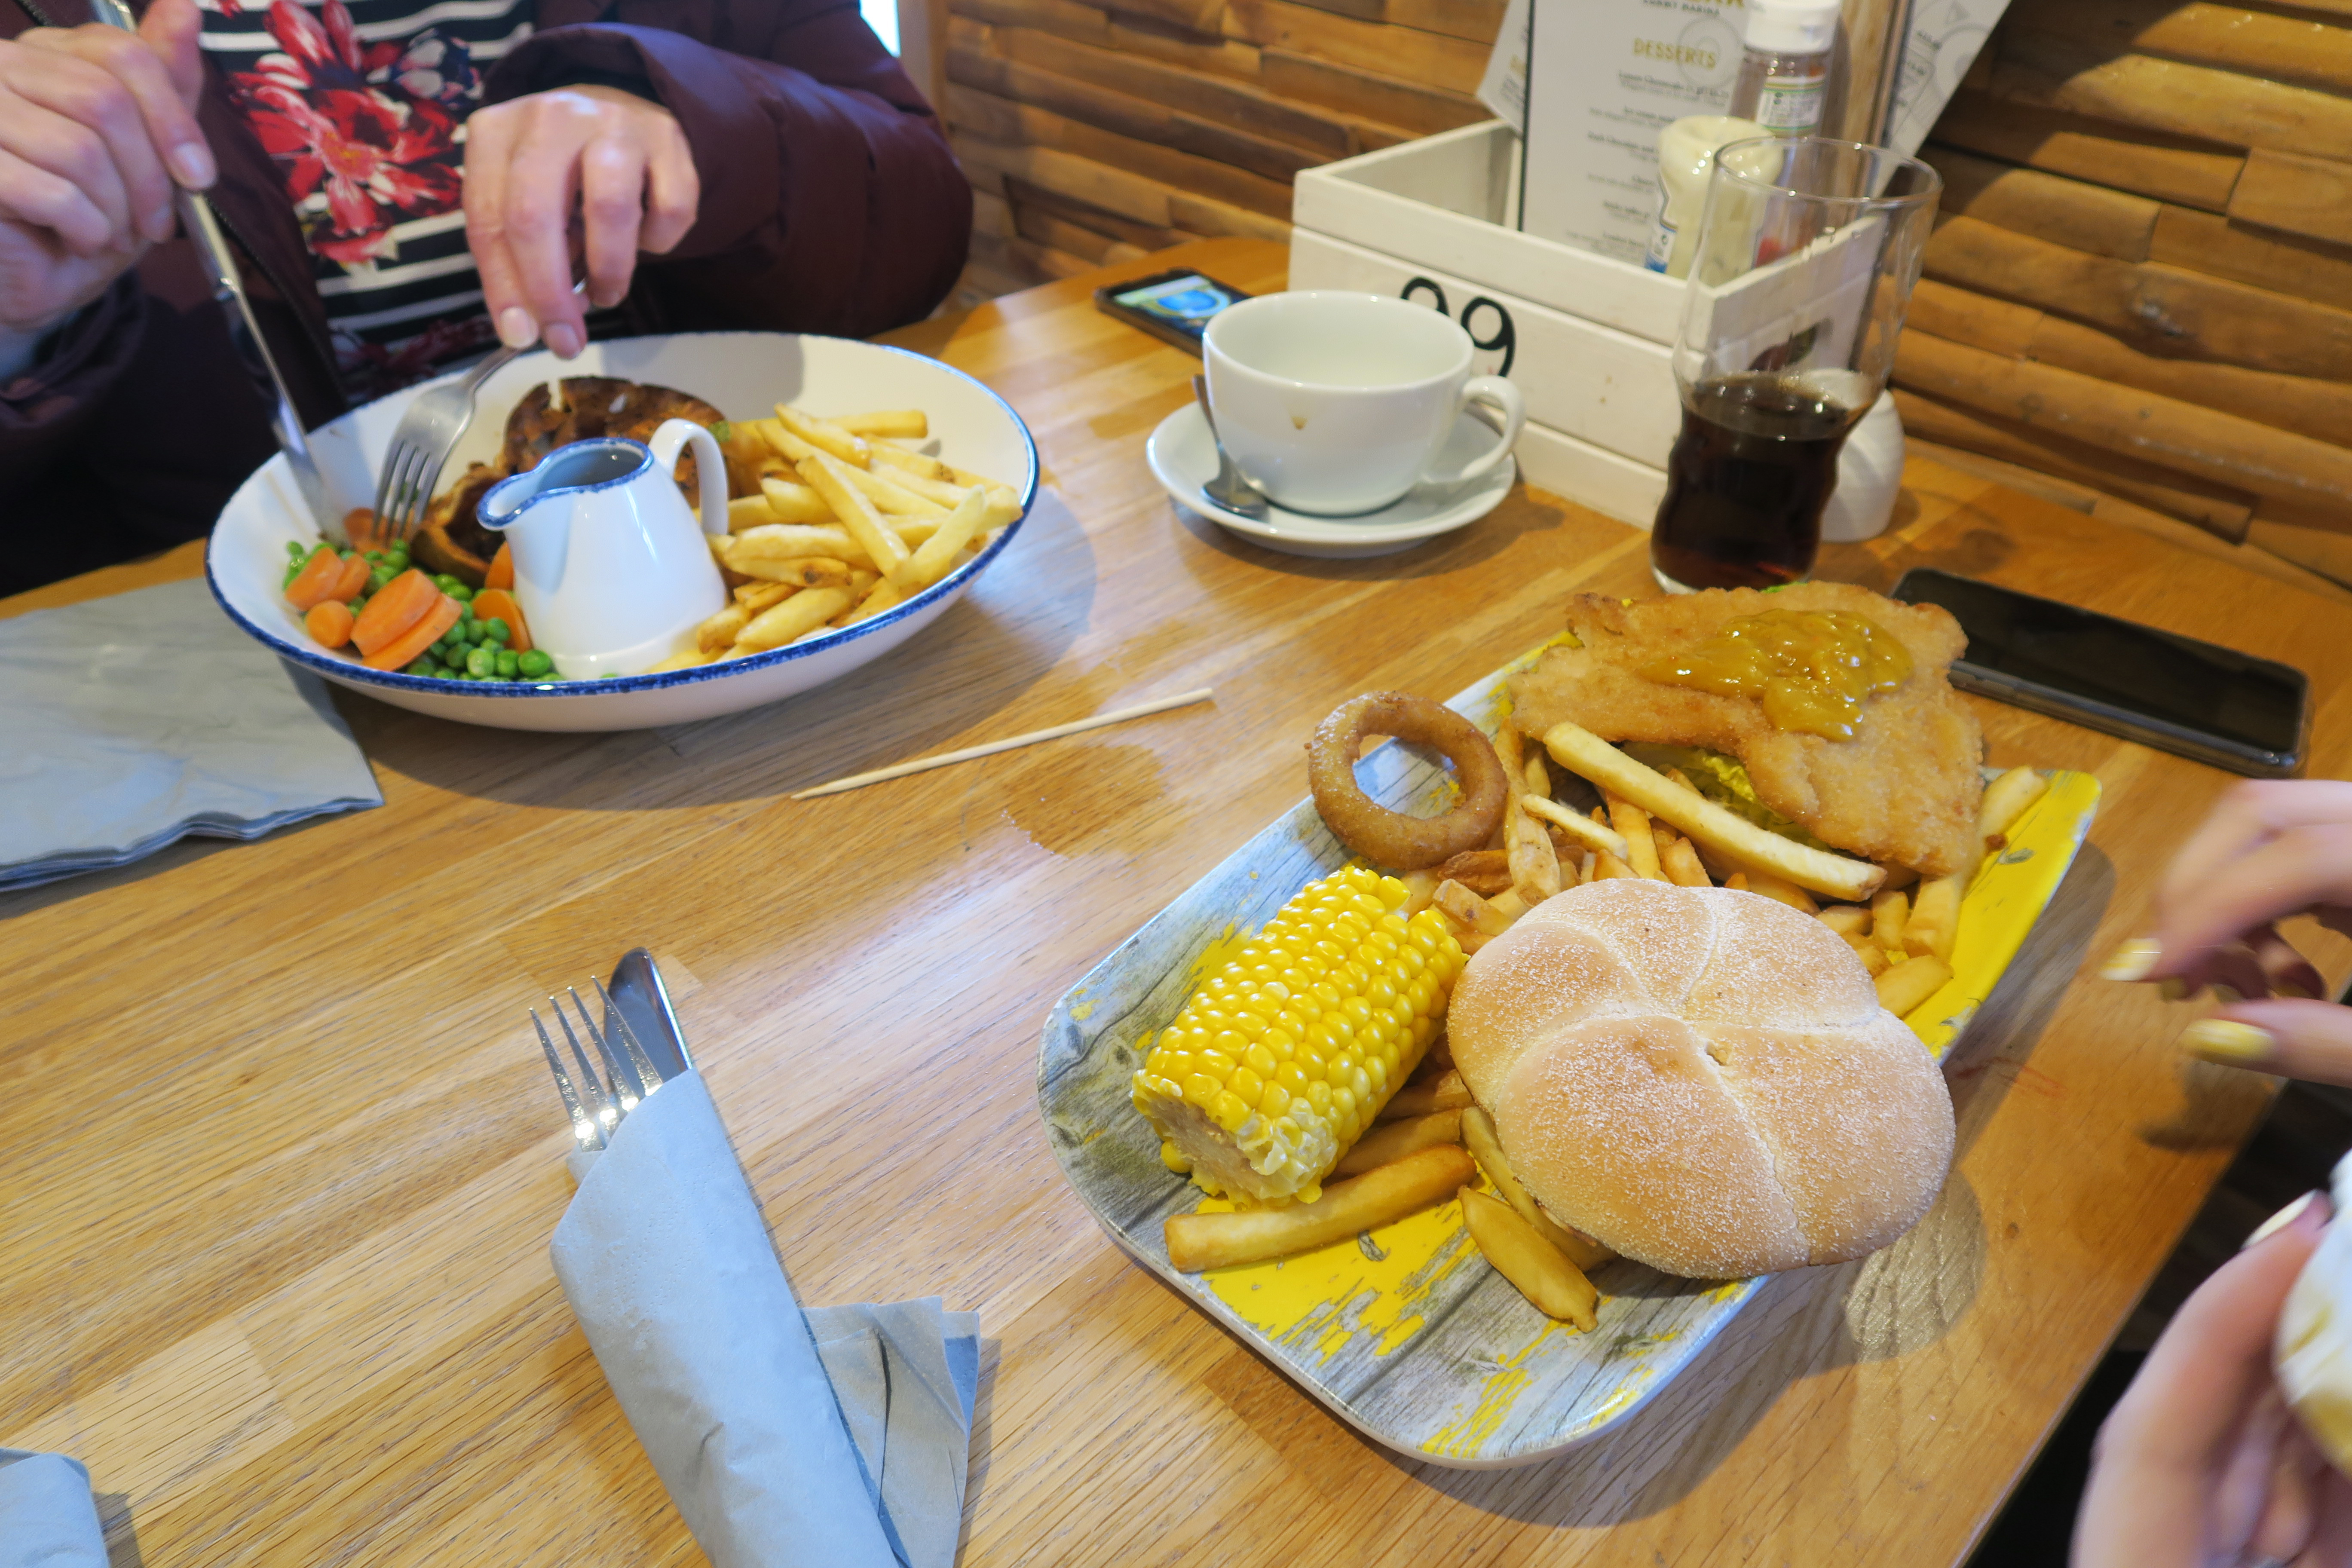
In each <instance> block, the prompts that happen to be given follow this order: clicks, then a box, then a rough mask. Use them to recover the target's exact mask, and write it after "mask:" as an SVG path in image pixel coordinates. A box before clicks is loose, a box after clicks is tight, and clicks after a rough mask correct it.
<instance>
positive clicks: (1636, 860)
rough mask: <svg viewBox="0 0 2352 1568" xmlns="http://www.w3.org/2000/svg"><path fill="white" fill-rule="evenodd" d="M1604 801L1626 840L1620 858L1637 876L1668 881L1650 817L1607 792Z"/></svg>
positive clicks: (1619, 834) (1637, 807) (1603, 796)
mask: <svg viewBox="0 0 2352 1568" xmlns="http://www.w3.org/2000/svg"><path fill="white" fill-rule="evenodd" d="M1601 804H1602V805H1605V806H1607V807H1608V808H1609V822H1610V826H1612V827H1614V828H1616V829H1617V833H1618V837H1622V839H1624V840H1625V852H1624V853H1623V854H1622V855H1621V856H1619V857H1618V858H1620V859H1622V860H1623V861H1624V862H1625V864H1626V865H1627V866H1628V867H1630V868H1632V869H1633V875H1635V876H1636V877H1642V878H1646V879H1649V880H1650V881H1653V882H1663V881H1664V880H1665V879H1666V874H1665V873H1664V871H1661V870H1660V869H1659V868H1658V841H1657V839H1656V837H1654V835H1653V834H1652V833H1651V831H1650V814H1649V813H1648V812H1646V811H1643V809H1642V808H1641V807H1640V806H1638V805H1634V804H1633V802H1632V801H1630V800H1626V799H1623V798H1622V797H1621V796H1618V795H1610V794H1608V793H1607V792H1605V791H1604V792H1603V793H1602V795H1601Z"/></svg>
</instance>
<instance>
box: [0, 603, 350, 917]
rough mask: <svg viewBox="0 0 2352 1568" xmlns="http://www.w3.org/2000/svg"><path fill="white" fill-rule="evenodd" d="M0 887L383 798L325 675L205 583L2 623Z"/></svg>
mask: <svg viewBox="0 0 2352 1568" xmlns="http://www.w3.org/2000/svg"><path fill="white" fill-rule="evenodd" d="M0 738H4V739H0V889H8V888H30V887H34V886H37V884H39V883H42V882H52V881H55V880H57V879H58V878H60V877H70V876H72V875H74V874H75V873H77V872H80V871H90V870H97V869H99V868H103V867H108V866H121V865H124V864H127V863H128V862H130V861H132V860H136V859H138V858H141V857H142V856H144V855H152V854H153V853H154V852H155V851H156V850H158V849H161V848H162V847H163V846H165V845H166V844H170V843H172V842H173V840H175V839H178V838H181V837H185V836H186V835H188V834H191V833H200V834H206V835H210V836H212V837H221V838H258V837H261V836H262V835H263V834H265V833H268V832H269V831H270V830H272V829H273V828H278V827H283V826H286V825H287V824H288V823H291V822H300V821H302V820H304V819H305V818H308V817H312V816H320V815H322V814H324V813H327V812H331V811H350V810H352V809H354V808H357V807H361V806H370V805H383V792H382V791H380V790H378V789H377V788H376V784H375V777H374V775H373V773H370V772H369V771H368V765H367V759H366V758H365V757H364V756H362V755H361V753H360V749H359V746H358V744H357V743H356V742H353V741H352V732H351V731H349V730H348V729H346V728H344V726H343V721H342V719H341V716H339V715H338V714H337V713H336V712H335V708H334V704H333V703H331V702H330V701H329V700H327V689H326V686H325V684H324V683H323V682H321V681H320V679H319V678H318V677H317V676H315V675H312V674H310V672H309V671H308V670H303V669H298V668H295V667H294V666H292V665H290V664H288V663H286V662H285V661H284V660H282V659H280V658H278V656H277V655H276V654H274V653H272V652H270V651H269V650H268V648H267V647H263V646H262V645H261V644H259V643H257V642H256V641H254V639H253V638H251V637H247V636H246V635H245V633H243V632H241V631H239V630H238V629H237V628H236V626H235V625H233V624H232V623H231V622H230V620H229V618H228V617H227V616H226V615H223V614H222V613H221V610H220V607H219V606H218V605H215V604H214V603H213V597H212V593H211V591H210V590H209V589H208V588H206V587H205V584H203V583H202V582H201V581H190V582H185V583H166V584H163V585H162V586H160V587H155V588H140V589H136V590H134V591H132V592H131V593H128V594H118V595H115V596H113V597H112V598H109V599H94V600H91V601H89V603H87V604H80V605H66V606H65V607H63V608H62V609H55V610H35V611H33V612H32V613H31V614H29V615H23V616H15V617H13V618H11V619H8V620H5V621H0Z"/></svg>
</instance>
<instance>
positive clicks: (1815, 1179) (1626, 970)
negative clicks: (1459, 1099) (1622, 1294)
mask: <svg viewBox="0 0 2352 1568" xmlns="http://www.w3.org/2000/svg"><path fill="white" fill-rule="evenodd" d="M1447 1034H1448V1037H1449V1038H1450V1039H1451V1042H1452V1048H1453V1052H1454V1063H1455V1065H1456V1066H1457V1067H1458V1068H1460V1069H1461V1072H1462V1076H1463V1078H1464V1079H1465V1082H1466V1083H1467V1084H1468V1085H1469V1087H1470V1090H1471V1092H1472V1093H1473V1094H1474V1095H1475V1096H1476V1097H1477V1100H1478V1102H1479V1103H1480V1104H1481V1105H1483V1106H1485V1107H1486V1110H1488V1112H1489V1113H1490V1114H1491V1115H1492V1116H1493V1117H1494V1119H1495V1125H1496V1134H1497V1136H1498V1137H1499V1138H1500V1139H1501V1140H1502V1144H1503V1152H1504V1155H1505V1157H1506V1158H1507V1159H1508V1160H1509V1161H1510V1163H1511V1169H1512V1170H1513V1172H1514V1173H1517V1176H1518V1178H1519V1180H1520V1181H1521V1182H1523V1183H1525V1184H1526V1185H1527V1186H1528V1190H1529V1191H1530V1192H1531V1193H1533V1194H1534V1195H1535V1197H1536V1199H1537V1201H1538V1202H1539V1203H1540V1204H1541V1205H1543V1206H1544V1208H1545V1209H1546V1210H1547V1211H1549V1213H1550V1214H1551V1215H1552V1216H1553V1217H1554V1218H1556V1219H1558V1220H1559V1222H1560V1223H1561V1224H1563V1225H1567V1226H1573V1227H1574V1228H1576V1229H1578V1230H1580V1231H1583V1232H1585V1233H1586V1234H1587V1235H1589V1236H1591V1237H1594V1238H1596V1239H1597V1240H1599V1241H1601V1243H1603V1244H1604V1245H1606V1246H1608V1247H1612V1248H1614V1249H1615V1250H1616V1251H1618V1252H1621V1253H1622V1254H1624V1255H1625V1256H1626V1257H1628V1258H1636V1259H1638V1260H1640V1261H1642V1262H1644V1263H1648V1264H1650V1265H1652V1266H1653V1267H1654V1268H1661V1269H1664V1270H1665V1271H1666V1272H1668V1273H1672V1274H1681V1275H1686V1276H1690V1277H1693V1278H1697V1279H1734V1278H1741V1277H1745V1276H1748V1275H1752V1274H1766V1273H1771V1272H1773V1271H1775V1270H1778V1269H1783V1268H1796V1267H1799V1266H1801V1265H1805V1264H1811V1263H1833V1262H1839V1261H1842V1260H1843V1259H1846V1258H1858V1257H1861V1256H1862V1255H1863V1254H1864V1253H1867V1252H1871V1251H1874V1250H1876V1249H1877V1248H1879V1247H1884V1246H1885V1245H1886V1244H1887V1243H1889V1242H1891V1241H1893V1240H1894V1239H1895V1237H1898V1236H1900V1235H1902V1234H1903V1232H1904V1231H1906V1230H1907V1229H1909V1228H1910V1226H1912V1225H1913V1223H1915V1222H1916V1220H1917V1219H1918V1217H1919V1216H1920V1215H1922V1214H1924V1213H1926V1212H1927V1205H1929V1204H1931V1203H1932V1202H1934V1201H1935V1197H1936V1194H1937V1192H1938V1191H1940V1190H1941V1189H1942V1186H1943V1183H1944V1175H1945V1173H1946V1172H1947V1170H1948V1168H1949V1166H1950V1163H1951V1153H1952V1108H1951V1100H1950V1097H1949V1096H1948V1094H1947V1093H1946V1091H1945V1089H1944V1083H1943V1078H1942V1075H1941V1074H1940V1073H1939V1072H1937V1068H1936V1065H1935V1063H1934V1061H1933V1060H1932V1059H1930V1058H1929V1057H1928V1055H1927V1048H1926V1047H1924V1046H1922V1045H1921V1044H1920V1043H1919V1040H1918V1037H1916V1036H1915V1035H1913V1034H1912V1033H1911V1031H1910V1030H1909V1028H1907V1027H1906V1026H1905V1025H1904V1023H1903V1021H1902V1020H1901V1019H1899V1018H1897V1017H1895V1016H1894V1015H1893V1014H1891V1013H1888V1012H1886V1011H1885V1009H1883V1008H1881V1007H1880V1006H1879V1005H1878V996H1877V993H1876V991H1875V990H1874V987H1873V986H1872V984H1871V981H1870V975H1869V973H1868V972H1867V971H1866V970H1864V968H1863V966H1862V962H1861V960H1860V959H1859V958H1857V957H1856V956H1855V955H1854V953H1853V949H1851V948H1849V947H1848V946H1847V945H1846V944H1845V942H1843V941H1842V940H1841V939H1840V938H1839V937H1838V936H1837V935H1836V933H1835V932H1833V931H1830V930H1829V928H1828V927H1826V926H1824V925H1822V923H1821V922H1820V921H1815V920H1812V919H1810V918H1808V917H1806V916H1804V915H1802V914H1800V913H1799V912H1797V911H1796V910H1791V909H1790V908H1789V907H1788V906H1786V905H1784V904H1780V903H1776V902H1774V901H1773V900H1769V899H1764V898H1759V897H1758V896H1757V895H1755V894H1753V893H1744V892H1738V891H1734V890H1732V889H1727V888H1679V887H1675V886H1673V885H1672V884H1669V883H1664V882H1652V881H1646V880H1643V879H1633V878H1620V879H1612V880H1609V881H1605V882H1595V883H1588V884H1586V885H1584V886H1582V887H1579V888H1573V889H1569V890H1568V891H1566V892H1564V893H1561V894H1559V895H1558V896H1557V897H1554V898H1551V899H1548V900H1545V901H1544V902H1543V903H1541V904H1539V905H1538V906H1537V907H1536V908H1535V909H1534V910H1530V911H1528V914H1526V915H1525V916H1523V917H1522V918H1521V919H1520V920H1519V921H1518V922H1517V924H1516V925H1514V926H1513V927H1512V928H1511V929H1510V930H1509V931H1507V932H1505V933H1504V934H1503V935H1502V936H1499V937H1497V938H1496V939H1495V940H1494V941H1492V942H1488V943H1487V944H1486V946H1485V947H1484V948H1482V949H1481V950H1480V951H1479V952H1478V953H1477V955H1476V956H1475V957H1474V958H1473V959H1472V960H1471V961H1470V963H1469V965H1468V967H1467V968H1466V969H1465V970H1464V972H1463V974H1462V977H1461V979H1460V980H1459V981H1458V982H1457V983H1456V985H1455V988H1454V999H1453V1002H1452V1004H1451V1006H1450V1008H1449V1013H1448V1023H1447Z"/></svg>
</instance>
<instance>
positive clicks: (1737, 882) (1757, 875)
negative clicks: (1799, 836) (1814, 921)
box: [1723, 870, 1821, 915]
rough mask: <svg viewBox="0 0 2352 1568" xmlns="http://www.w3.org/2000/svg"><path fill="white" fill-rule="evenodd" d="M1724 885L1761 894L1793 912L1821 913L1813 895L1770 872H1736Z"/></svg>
mask: <svg viewBox="0 0 2352 1568" xmlns="http://www.w3.org/2000/svg"><path fill="white" fill-rule="evenodd" d="M1723 885H1724V886H1725V887H1727V888H1738V889H1742V890H1744V891H1747V892H1750V893H1760V894H1762V895H1763V896H1764V897H1766V898H1768V899H1771V900H1775V901H1777V902H1780V903H1783V904H1786V905H1788V906H1789V907H1790V909H1792V910H1803V911H1804V912H1805V913H1806V914H1809V915H1810V914H1818V913H1820V912H1821V906H1820V905H1818V904H1816V903H1814V902H1813V898H1812V895H1811V893H1808V892H1806V891H1805V889H1802V888H1800V887H1799V886H1797V885H1796V884H1795V883H1794V882H1790V881H1785V880H1783V879H1780V878H1779V877H1775V876H1774V875H1772V873H1771V872H1769V871H1755V870H1741V871H1735V872H1733V873H1732V874H1731V876H1730V878H1729V879H1727V880H1726V881H1725V883H1724V884H1723Z"/></svg>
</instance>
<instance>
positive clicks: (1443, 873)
mask: <svg viewBox="0 0 2352 1568" xmlns="http://www.w3.org/2000/svg"><path fill="white" fill-rule="evenodd" d="M1530 798H1532V797H1530ZM1436 876H1437V882H1445V881H1454V882H1459V883H1461V884H1462V885H1463V886H1464V887H1465V888H1467V889H1470V890H1471V891H1472V892H1474V893H1475V894H1477V895H1478V896H1479V897H1480V898H1482V899H1491V898H1493V897H1494V896H1495V895H1496V894H1497V893H1499V892H1501V891H1503V890H1504V889H1506V888H1508V887H1509V886H1510V885H1511V858H1510V856H1509V855H1507V853H1505V852H1504V851H1503V850H1500V849H1465V850H1464V851H1463V852H1462V853H1461V854H1459V855H1456V856H1455V857H1454V858H1453V859H1451V860H1448V861H1446V862H1445V864H1444V865H1443V866H1440V867H1438V868H1437V871H1436ZM1437 882H1432V883H1431V884H1430V885H1429V886H1430V893H1431V895H1432V896H1433V897H1434V896H1435V894H1436V891H1437Z"/></svg>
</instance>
